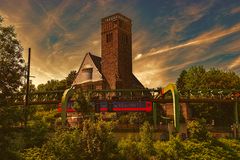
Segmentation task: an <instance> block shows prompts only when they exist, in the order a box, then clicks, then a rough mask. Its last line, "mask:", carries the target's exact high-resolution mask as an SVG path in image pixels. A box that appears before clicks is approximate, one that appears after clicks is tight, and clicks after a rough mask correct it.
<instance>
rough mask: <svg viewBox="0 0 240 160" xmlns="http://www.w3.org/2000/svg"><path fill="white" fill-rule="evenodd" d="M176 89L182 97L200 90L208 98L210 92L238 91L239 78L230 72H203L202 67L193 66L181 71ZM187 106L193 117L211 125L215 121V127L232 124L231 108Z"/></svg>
mask: <svg viewBox="0 0 240 160" xmlns="http://www.w3.org/2000/svg"><path fill="white" fill-rule="evenodd" d="M177 87H178V90H180V92H181V93H182V94H184V95H188V94H189V93H190V91H191V92H192V93H193V94H194V93H197V92H196V91H198V90H200V91H202V93H203V92H205V94H209V97H210V90H215V92H216V90H224V89H229V90H230V89H240V77H239V76H238V75H237V74H236V73H234V72H231V71H223V70H220V69H216V68H211V69H209V70H205V69H204V68H203V66H193V67H191V68H189V69H188V70H184V71H182V73H181V74H180V76H179V78H178V79H177ZM194 90H195V91H194ZM208 90H209V91H208ZM207 91H208V92H207ZM223 93H224V92H223ZM199 95H200V94H199ZM189 106H190V108H191V109H192V111H193V112H192V113H193V116H194V117H196V118H204V119H206V121H207V122H208V123H211V122H212V120H214V121H215V125H220V124H221V125H226V126H229V124H231V123H233V116H232V115H233V108H232V106H229V105H226V104H210V103H209V104H207V103H199V104H190V105H189Z"/></svg>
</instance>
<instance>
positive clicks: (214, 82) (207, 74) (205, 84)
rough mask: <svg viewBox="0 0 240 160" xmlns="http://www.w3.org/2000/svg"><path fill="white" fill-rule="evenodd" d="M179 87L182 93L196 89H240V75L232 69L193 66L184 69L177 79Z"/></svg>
mask: <svg viewBox="0 0 240 160" xmlns="http://www.w3.org/2000/svg"><path fill="white" fill-rule="evenodd" d="M177 88H178V90H180V91H181V92H182V93H183V92H184V91H186V90H194V89H240V77H239V76H238V75H237V74H236V73H234V72H232V71H222V70H220V69H216V68H211V69H210V70H208V71H206V69H205V68H203V66H193V67H191V68H189V69H188V70H183V71H182V72H181V74H180V76H179V78H178V79H177Z"/></svg>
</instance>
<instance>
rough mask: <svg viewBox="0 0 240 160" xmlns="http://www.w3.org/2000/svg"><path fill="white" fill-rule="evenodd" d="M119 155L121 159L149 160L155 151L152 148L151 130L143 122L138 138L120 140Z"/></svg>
mask: <svg viewBox="0 0 240 160" xmlns="http://www.w3.org/2000/svg"><path fill="white" fill-rule="evenodd" d="M118 147H119V154H120V156H121V157H122V158H123V159H149V158H151V157H152V156H153V155H154V153H155V151H154V148H153V128H152V127H151V126H150V124H149V123H148V122H145V123H144V124H143V125H142V127H141V128H140V133H139V137H136V138H134V137H128V138H127V139H122V140H121V141H120V142H119V144H118Z"/></svg>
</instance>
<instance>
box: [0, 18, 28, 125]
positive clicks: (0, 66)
mask: <svg viewBox="0 0 240 160" xmlns="http://www.w3.org/2000/svg"><path fill="white" fill-rule="evenodd" d="M22 53H23V48H22V46H21V45H20V42H19V41H18V40H17V38H16V33H15V31H14V27H13V26H4V25H3V19H2V18H1V16H0V126H2V125H4V126H8V125H10V123H8V122H10V119H13V118H14V117H13V116H10V117H9V116H8V117H6V115H9V114H11V113H13V112H12V109H10V108H9V104H10V102H9V100H8V99H7V97H8V96H11V95H12V94H13V93H15V92H17V91H18V88H19V87H20V86H21V85H22V78H23V75H24V60H23V57H22ZM6 120H7V121H8V122H6ZM11 122H14V121H11ZM6 123H7V125H6ZM13 124H14V123H13Z"/></svg>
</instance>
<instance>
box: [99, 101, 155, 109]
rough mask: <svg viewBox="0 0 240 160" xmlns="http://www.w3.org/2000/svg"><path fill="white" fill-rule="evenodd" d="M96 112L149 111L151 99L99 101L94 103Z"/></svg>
mask: <svg viewBox="0 0 240 160" xmlns="http://www.w3.org/2000/svg"><path fill="white" fill-rule="evenodd" d="M95 109H96V112H151V111H152V102H151V101H109V102H108V101H100V102H98V103H96V104H95Z"/></svg>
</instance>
